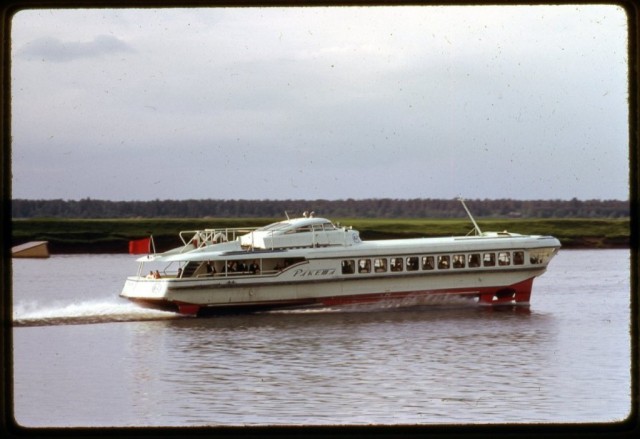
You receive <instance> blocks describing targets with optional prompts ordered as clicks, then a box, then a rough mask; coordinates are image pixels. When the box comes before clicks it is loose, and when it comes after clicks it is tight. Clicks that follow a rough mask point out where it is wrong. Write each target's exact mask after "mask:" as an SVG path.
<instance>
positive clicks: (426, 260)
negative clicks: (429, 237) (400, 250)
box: [422, 256, 436, 270]
mask: <svg viewBox="0 0 640 439" xmlns="http://www.w3.org/2000/svg"><path fill="white" fill-rule="evenodd" d="M434 268H436V264H435V262H434V260H433V256H423V257H422V269H423V270H433V269H434Z"/></svg>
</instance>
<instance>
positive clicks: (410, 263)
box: [407, 256, 419, 271]
mask: <svg viewBox="0 0 640 439" xmlns="http://www.w3.org/2000/svg"><path fill="white" fill-rule="evenodd" d="M418 267H419V264H418V257H417V256H409V257H408V258H407V271H416V270H417V269H418Z"/></svg>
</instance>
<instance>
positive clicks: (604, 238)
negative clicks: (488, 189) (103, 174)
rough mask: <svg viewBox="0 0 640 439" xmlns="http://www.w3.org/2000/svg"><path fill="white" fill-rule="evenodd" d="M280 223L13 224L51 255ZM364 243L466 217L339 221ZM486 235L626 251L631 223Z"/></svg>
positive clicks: (538, 226) (526, 224)
mask: <svg viewBox="0 0 640 439" xmlns="http://www.w3.org/2000/svg"><path fill="white" fill-rule="evenodd" d="M276 220H278V219H273V218H250V219H247V218H241V219H238V218H233V219H227V218H212V219H201V218H197V219H108V220H104V219H29V220H14V221H13V222H12V225H13V232H12V245H17V244H20V243H23V242H27V241H39V240H43V241H49V243H50V247H51V248H52V252H56V251H57V252H65V251H68V250H73V251H87V252H126V251H127V246H128V242H129V240H131V239H136V238H141V237H144V236H149V235H150V234H152V235H153V236H154V240H155V241H156V244H157V246H158V249H159V250H166V249H168V248H171V247H173V246H176V245H179V244H180V240H179V238H178V232H179V231H181V230H195V229H204V228H224V227H256V226H262V225H265V224H268V223H271V222H274V221H276ZM334 222H336V223H340V224H341V225H345V226H352V227H353V228H354V229H356V230H359V231H360V235H361V236H362V238H363V239H390V238H409V237H429V236H452V235H465V234H467V233H468V232H469V231H470V230H471V229H472V228H473V225H472V224H471V222H470V221H469V220H467V219H453V220H440V219H358V218H337V219H334ZM476 222H477V223H478V225H479V226H480V228H481V229H482V230H483V231H502V230H507V231H509V232H515V233H522V234H536V235H552V236H555V237H556V238H558V239H560V241H561V242H562V243H563V245H564V246H565V247H621V246H625V245H628V242H629V227H630V223H629V219H479V220H478V219H477V220H476Z"/></svg>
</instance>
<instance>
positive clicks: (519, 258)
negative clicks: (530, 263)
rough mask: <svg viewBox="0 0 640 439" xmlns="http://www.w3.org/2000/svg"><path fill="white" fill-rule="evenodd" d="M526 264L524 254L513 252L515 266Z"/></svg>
mask: <svg viewBox="0 0 640 439" xmlns="http://www.w3.org/2000/svg"><path fill="white" fill-rule="evenodd" d="M523 264H524V252H513V265H523Z"/></svg>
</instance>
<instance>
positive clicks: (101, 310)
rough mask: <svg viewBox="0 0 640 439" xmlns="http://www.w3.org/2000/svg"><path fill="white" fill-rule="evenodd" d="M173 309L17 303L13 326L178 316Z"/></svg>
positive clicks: (92, 303)
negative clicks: (171, 310) (167, 310)
mask: <svg viewBox="0 0 640 439" xmlns="http://www.w3.org/2000/svg"><path fill="white" fill-rule="evenodd" d="M179 317H180V315H178V314H176V313H173V312H166V311H158V310H153V309H147V308H142V307H139V306H137V305H135V304H133V303H115V302H113V301H106V300H104V301H86V302H79V303H71V304H52V305H47V306H44V307H43V306H42V305H41V304H38V303H26V304H17V305H15V306H14V310H13V325H14V326H53V325H80V324H92V323H109V322H136V321H148V320H166V319H175V318H179Z"/></svg>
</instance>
